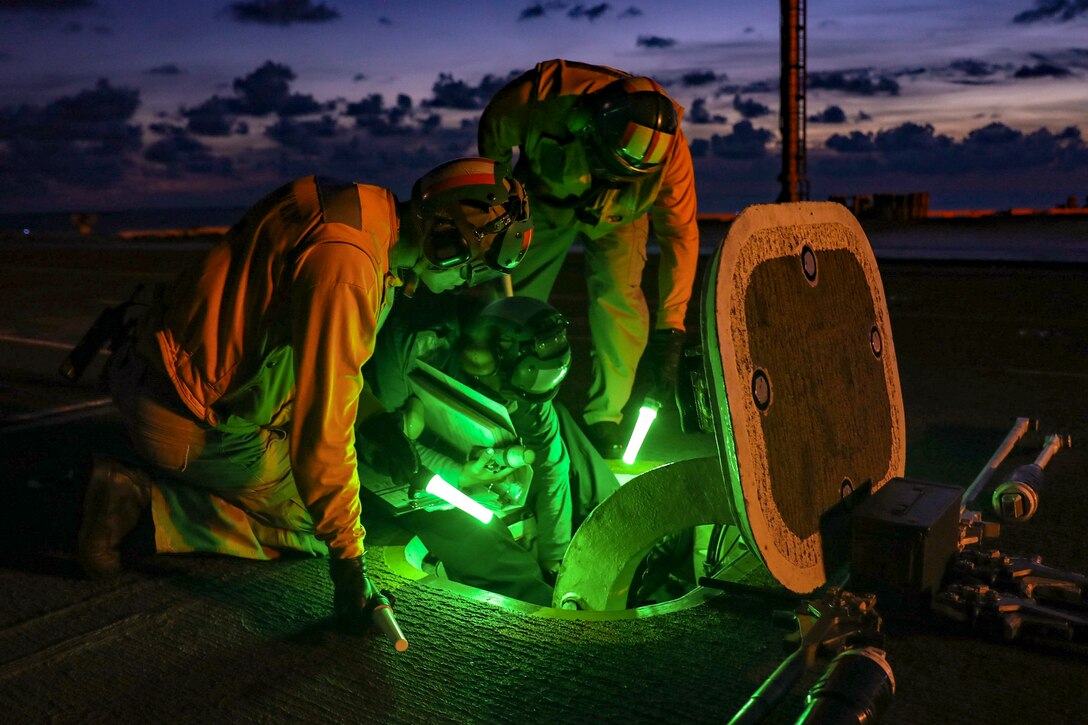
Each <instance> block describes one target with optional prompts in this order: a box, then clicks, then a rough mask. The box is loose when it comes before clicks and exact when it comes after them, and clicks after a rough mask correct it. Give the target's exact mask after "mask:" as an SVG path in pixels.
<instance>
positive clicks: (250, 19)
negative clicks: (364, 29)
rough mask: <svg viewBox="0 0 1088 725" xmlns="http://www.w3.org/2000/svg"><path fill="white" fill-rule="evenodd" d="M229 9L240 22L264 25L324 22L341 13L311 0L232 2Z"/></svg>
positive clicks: (333, 18) (337, 16) (334, 18)
mask: <svg viewBox="0 0 1088 725" xmlns="http://www.w3.org/2000/svg"><path fill="white" fill-rule="evenodd" d="M228 10H229V11H230V15H231V17H232V18H234V20H236V21H238V22H240V23H259V24H262V25H284V26H286V25H293V24H294V23H323V22H328V21H330V20H336V19H337V18H339V17H340V13H339V12H337V11H336V10H334V9H332V8H330V7H329V6H328V5H326V4H325V3H317V4H316V5H315V4H313V3H312V2H311V0H252V1H251V2H235V3H231V4H230V6H229V8H228Z"/></svg>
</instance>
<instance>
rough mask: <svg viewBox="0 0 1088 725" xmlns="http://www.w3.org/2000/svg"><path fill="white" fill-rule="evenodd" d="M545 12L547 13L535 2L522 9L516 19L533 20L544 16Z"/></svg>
mask: <svg viewBox="0 0 1088 725" xmlns="http://www.w3.org/2000/svg"><path fill="white" fill-rule="evenodd" d="M545 13H547V10H546V9H545V8H544V6H543V5H542V4H540V3H537V4H535V5H530V6H529V7H527V8H525V9H524V10H522V11H521V14H520V15H518V20H535V19H536V18H542V17H544V15H545Z"/></svg>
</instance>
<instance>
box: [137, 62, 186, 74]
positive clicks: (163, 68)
mask: <svg viewBox="0 0 1088 725" xmlns="http://www.w3.org/2000/svg"><path fill="white" fill-rule="evenodd" d="M144 72H145V73H147V74H149V75H155V76H177V75H181V74H182V73H184V72H185V71H183V70H182V69H181V68H179V67H178V65H177V64H176V63H164V64H163V65H157V66H154V67H152V68H148V69H147V70H146V71H144Z"/></svg>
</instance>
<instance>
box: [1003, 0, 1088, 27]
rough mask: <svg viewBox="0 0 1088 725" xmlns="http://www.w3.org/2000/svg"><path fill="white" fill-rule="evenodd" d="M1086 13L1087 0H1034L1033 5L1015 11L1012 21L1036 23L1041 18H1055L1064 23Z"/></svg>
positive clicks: (1087, 10) (1087, 8) (1087, 11)
mask: <svg viewBox="0 0 1088 725" xmlns="http://www.w3.org/2000/svg"><path fill="white" fill-rule="evenodd" d="M1086 13H1088V0H1035V7H1034V8H1032V9H1030V10H1025V11H1023V12H1021V13H1017V14H1016V16H1015V17H1013V19H1012V21H1013V22H1014V23H1021V24H1028V23H1037V22H1039V21H1041V20H1055V21H1057V22H1059V23H1065V22H1068V21H1070V20H1072V19H1073V18H1076V17H1078V16H1081V15H1084V14H1086Z"/></svg>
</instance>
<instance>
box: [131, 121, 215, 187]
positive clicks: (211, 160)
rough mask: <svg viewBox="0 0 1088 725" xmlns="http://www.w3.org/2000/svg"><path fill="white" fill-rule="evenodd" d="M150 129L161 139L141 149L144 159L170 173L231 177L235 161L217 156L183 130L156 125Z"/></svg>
mask: <svg viewBox="0 0 1088 725" xmlns="http://www.w3.org/2000/svg"><path fill="white" fill-rule="evenodd" d="M151 130H153V131H155V132H156V133H159V134H162V138H160V139H159V140H157V141H154V142H152V143H151V144H149V145H148V146H147V148H146V149H144V158H145V159H146V160H147V161H150V162H151V163H153V164H157V165H158V166H160V167H162V168H163V169H164V170H165V171H166V172H167V173H168V174H169V175H170V176H173V177H179V176H182V175H184V174H187V173H193V174H211V175H214V176H233V175H234V164H233V162H232V161H231V160H230V159H229V158H227V157H225V156H216V155H215V154H213V153H212V151H211V149H210V148H209V147H208V146H207V145H205V144H203V143H201V142H200V141H198V140H197V139H195V138H193V137H192V136H191V135H190V134H189V133H188V132H187V131H186V130H185V129H183V128H178V127H177V126H171V125H166V124H155V125H153V126H151Z"/></svg>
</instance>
